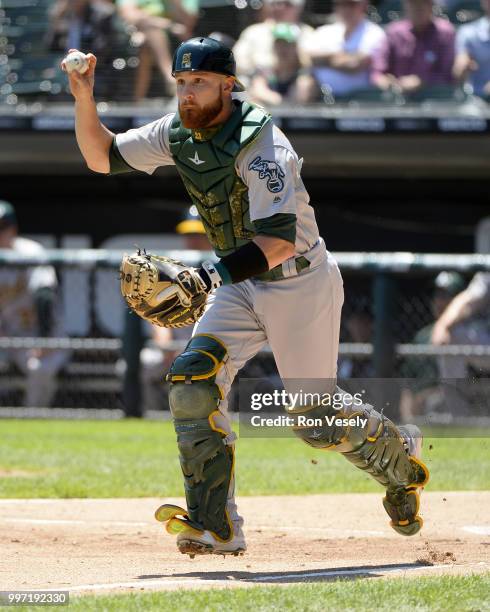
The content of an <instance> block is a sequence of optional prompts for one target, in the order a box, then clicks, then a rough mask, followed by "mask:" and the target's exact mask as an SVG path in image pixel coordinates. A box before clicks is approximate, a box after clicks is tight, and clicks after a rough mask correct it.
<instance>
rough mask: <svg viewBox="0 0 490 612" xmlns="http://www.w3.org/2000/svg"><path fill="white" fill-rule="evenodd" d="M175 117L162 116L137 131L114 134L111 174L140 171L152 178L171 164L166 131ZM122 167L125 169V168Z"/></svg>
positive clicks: (170, 115) (167, 132) (171, 159)
mask: <svg viewBox="0 0 490 612" xmlns="http://www.w3.org/2000/svg"><path fill="white" fill-rule="evenodd" d="M173 117H174V115H173V114H169V115H165V116H164V117H162V118H161V119H157V121H153V122H152V123H148V124H147V125H144V126H142V127H140V128H136V129H133V130H128V131H127V132H123V133H121V134H117V135H116V137H115V139H114V143H113V149H112V152H111V172H110V174H118V173H119V172H127V171H128V170H140V171H141V172H146V173H147V174H153V172H155V170H156V169H157V168H159V167H160V166H168V165H171V164H173V163H174V161H173V158H172V155H171V153H170V149H169V130H170V124H171V122H172V119H173ZM124 163H125V164H126V165H127V166H128V168H124Z"/></svg>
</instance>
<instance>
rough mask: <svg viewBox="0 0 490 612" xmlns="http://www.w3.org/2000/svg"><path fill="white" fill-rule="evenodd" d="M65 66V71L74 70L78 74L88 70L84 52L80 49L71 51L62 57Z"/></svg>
mask: <svg viewBox="0 0 490 612" xmlns="http://www.w3.org/2000/svg"><path fill="white" fill-rule="evenodd" d="M64 62H65V68H66V71H67V72H73V71H74V70H76V71H77V72H79V73H80V74H83V73H84V72H87V70H88V59H87V56H86V55H85V53H82V52H81V51H72V52H71V53H68V55H67V56H66V57H65V59H64Z"/></svg>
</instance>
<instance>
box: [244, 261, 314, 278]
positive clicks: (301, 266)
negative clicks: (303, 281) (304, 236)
mask: <svg viewBox="0 0 490 612" xmlns="http://www.w3.org/2000/svg"><path fill="white" fill-rule="evenodd" d="M294 263H295V265H296V274H286V275H285V274H284V268H283V264H279V265H277V266H275V268H272V269H271V270H269V271H267V272H264V273H263V274H259V275H258V276H254V278H255V279H256V280H260V281H276V280H282V279H283V278H290V277H291V276H296V275H298V274H301V272H302V271H303V270H306V269H307V268H309V267H310V262H309V261H308V260H307V259H306V257H304V256H303V255H300V256H299V257H296V259H295V260H294Z"/></svg>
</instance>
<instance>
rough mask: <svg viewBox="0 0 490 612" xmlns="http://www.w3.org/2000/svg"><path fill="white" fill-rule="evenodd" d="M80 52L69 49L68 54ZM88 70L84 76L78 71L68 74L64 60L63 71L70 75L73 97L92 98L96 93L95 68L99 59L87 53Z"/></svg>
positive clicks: (69, 80) (62, 63)
mask: <svg viewBox="0 0 490 612" xmlns="http://www.w3.org/2000/svg"><path fill="white" fill-rule="evenodd" d="M72 51H78V49H69V51H68V53H71V52H72ZM87 59H88V62H89V64H88V70H86V72H84V74H80V73H79V72H78V71H77V70H73V71H72V72H66V67H65V62H64V60H63V61H62V62H61V69H62V70H63V71H65V72H66V74H67V75H68V82H69V84H70V91H71V94H72V96H73V97H74V98H75V100H77V99H81V98H86V97H92V95H93V91H94V80H95V66H96V64H97V58H96V57H95V55H94V54H93V53H87Z"/></svg>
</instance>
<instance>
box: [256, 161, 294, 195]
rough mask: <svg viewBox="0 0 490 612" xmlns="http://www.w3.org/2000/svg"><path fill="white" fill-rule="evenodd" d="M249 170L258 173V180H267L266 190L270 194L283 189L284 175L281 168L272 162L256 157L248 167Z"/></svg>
mask: <svg viewBox="0 0 490 612" xmlns="http://www.w3.org/2000/svg"><path fill="white" fill-rule="evenodd" d="M248 169H249V170H255V171H256V172H258V173H259V179H265V178H266V179H267V189H268V190H269V191H271V192H272V193H277V192H278V191H282V189H283V188H284V181H283V180H282V179H283V178H284V177H285V176H286V175H285V174H284V172H283V170H282V168H281V166H279V165H278V164H276V162H274V161H269V160H268V159H262V158H261V157H260V155H259V156H257V157H256V158H255V159H254V160H253V161H251V162H250V164H249V165H248Z"/></svg>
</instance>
